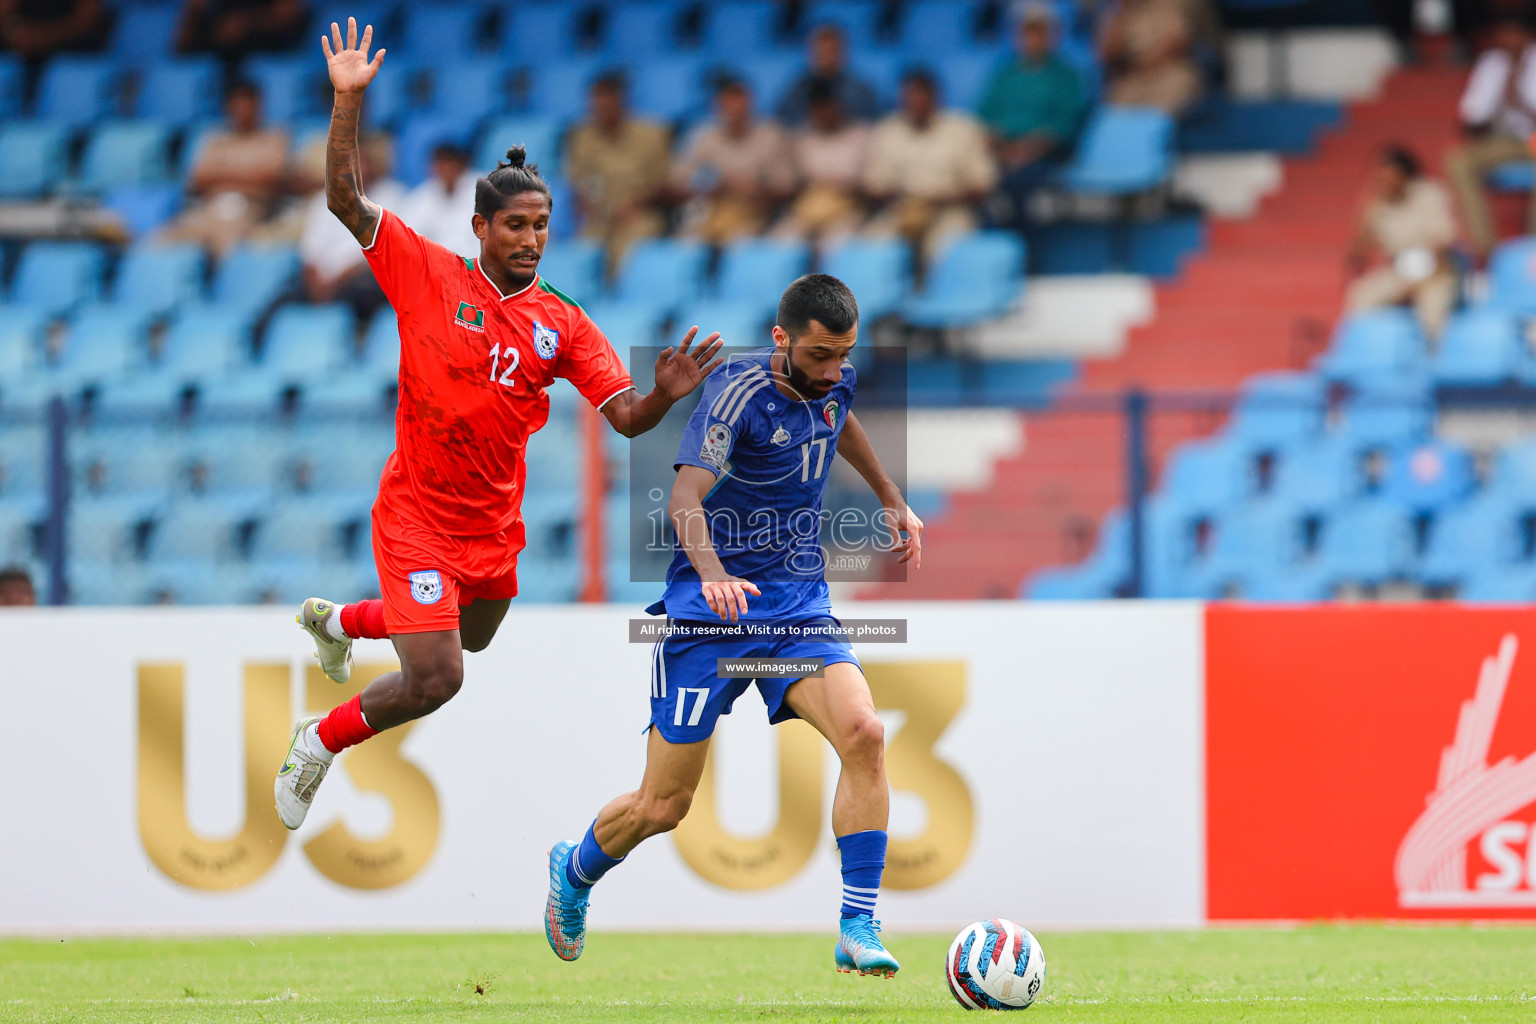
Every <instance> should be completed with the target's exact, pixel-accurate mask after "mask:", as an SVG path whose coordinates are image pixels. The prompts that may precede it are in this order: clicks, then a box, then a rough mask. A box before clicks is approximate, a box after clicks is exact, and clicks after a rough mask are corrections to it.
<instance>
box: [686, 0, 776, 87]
mask: <svg viewBox="0 0 1536 1024" xmlns="http://www.w3.org/2000/svg"><path fill="white" fill-rule="evenodd" d="M704 17H705V19H706V21H705V24H704V34H703V44H704V45H703V49H704V52H705V53H708V54H720V55H732V56H738V55H739V56H745V55H746V54H752V55H753V57H752V60H751V61H748V62H747V63H748V64H750V63H753V62H755V61H756V60H757V55H759V54H761V53H762V52H763V51H765V50H769V49H772V48H774V47H776V46H780V45H782V43H783V42H784V40H782V39H781V38H780V37H779V27H780V18H781V17H782V10H781V8H780V7H779V5H778V4H776V3H774V2H773V0H723V2H721V3H713V4H709V5H708V6H707V7H706V8H705V14H704ZM727 59H730V58H729V57H728V58H727ZM741 70H742V71H746V70H747V69H746V68H742V69H741Z"/></svg>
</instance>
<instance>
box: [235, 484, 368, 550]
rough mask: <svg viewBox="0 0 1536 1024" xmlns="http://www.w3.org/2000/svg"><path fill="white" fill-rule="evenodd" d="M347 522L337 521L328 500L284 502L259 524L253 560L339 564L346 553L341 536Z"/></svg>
mask: <svg viewBox="0 0 1536 1024" xmlns="http://www.w3.org/2000/svg"><path fill="white" fill-rule="evenodd" d="M344 521H345V520H342V519H338V518H337V515H336V512H335V508H334V505H333V504H332V503H331V502H329V501H327V500H324V499H313V498H311V499H304V498H297V497H288V498H285V499H284V500H282V501H280V502H277V503H275V504H274V505H273V506H272V507H271V508H269V509H267V510H266V511H265V512H264V514H263V515H262V516H261V518H260V520H259V521H258V523H257V526H256V537H255V542H254V544H253V545H252V548H251V558H252V559H253V560H255V561H266V560H274V559H281V558H293V557H300V558H303V557H309V558H331V559H338V560H339V559H341V558H343V557H345V555H346V553H347V552H346V549H345V545H344V544H343V541H342V533H341V531H342V526H343V523H344Z"/></svg>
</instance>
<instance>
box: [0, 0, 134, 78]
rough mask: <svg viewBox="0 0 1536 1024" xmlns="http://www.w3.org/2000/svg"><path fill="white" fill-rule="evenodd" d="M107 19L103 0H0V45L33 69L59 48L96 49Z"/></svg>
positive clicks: (98, 46)
mask: <svg viewBox="0 0 1536 1024" xmlns="http://www.w3.org/2000/svg"><path fill="white" fill-rule="evenodd" d="M109 25H110V19H109V18H108V16H107V10H106V5H105V4H104V3H102V0H0V48H3V49H7V50H10V51H11V52H13V53H15V54H16V55H17V56H19V57H21V58H22V59H23V60H25V61H26V62H27V63H28V65H30V66H31V67H32V68H33V69H36V68H37V67H39V66H40V65H41V64H42V62H43V61H44V60H46V59H47V58H48V56H49V55H50V54H54V53H58V52H59V51H61V50H99V49H101V46H102V44H103V43H105V42H106V39H107V29H108V27H109Z"/></svg>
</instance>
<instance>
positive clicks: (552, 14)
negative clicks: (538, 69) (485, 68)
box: [499, 0, 582, 66]
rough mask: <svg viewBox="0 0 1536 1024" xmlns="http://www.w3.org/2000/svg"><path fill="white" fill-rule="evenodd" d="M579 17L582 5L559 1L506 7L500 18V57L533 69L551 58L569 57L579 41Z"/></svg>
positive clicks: (547, 0) (543, 0)
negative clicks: (530, 66)
mask: <svg viewBox="0 0 1536 1024" xmlns="http://www.w3.org/2000/svg"><path fill="white" fill-rule="evenodd" d="M581 14H582V11H581V5H579V4H569V3H561V2H559V0H554V2H550V0H542V2H529V3H520V4H517V5H515V6H512V7H509V8H507V9H506V10H504V11H503V13H502V19H501V44H500V47H499V48H500V50H501V53H502V55H503V56H505V57H506V58H507V59H508V60H511V61H519V62H523V63H527V64H529V65H534V66H537V65H541V64H542V63H543V62H545V61H547V60H549V59H551V58H558V59H563V58H568V57H570V56H571V55H572V51H574V50H575V49H576V44H577V42H578V40H577V38H576V35H577V31H576V26H577V21H578V20H579V19H580V17H581ZM562 62H563V61H562Z"/></svg>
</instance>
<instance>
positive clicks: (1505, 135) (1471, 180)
mask: <svg viewBox="0 0 1536 1024" xmlns="http://www.w3.org/2000/svg"><path fill="white" fill-rule="evenodd" d="M1491 42H1492V44H1493V45H1492V46H1490V47H1489V48H1488V49H1487V50H1486V51H1484V52H1483V54H1482V55H1481V56H1480V57H1478V58H1477V63H1476V64H1475V65H1474V66H1473V68H1472V75H1471V77H1470V78H1468V79H1467V86H1466V90H1465V91H1464V92H1463V93H1462V94H1461V109H1460V113H1461V123H1462V128H1463V130H1464V131H1465V133H1466V138H1465V139H1464V140H1463V141H1462V142H1461V144H1460V145H1458V146H1455V147H1453V148H1452V149H1451V150H1450V151H1449V152H1448V153H1446V155H1445V173H1446V176H1447V177H1449V178H1450V179H1451V185H1452V186H1453V187H1454V188H1455V189H1456V198H1457V200H1458V201H1459V202H1460V203H1461V212H1462V216H1463V217H1465V218H1466V221H1467V234H1468V236H1469V237H1470V239H1471V242H1472V248H1473V252H1474V253H1475V254H1476V256H1477V258H1478V261H1479V262H1482V261H1483V260H1486V259H1487V257H1488V253H1489V251H1490V250H1491V249H1492V248H1493V245H1494V242H1495V241H1496V239H1495V238H1494V229H1493V215H1492V214H1491V213H1490V212H1489V210H1488V198H1487V196H1486V195H1485V194H1484V192H1483V177H1484V176H1485V175H1486V174H1487V173H1488V172H1489V171H1491V170H1492V169H1493V168H1495V167H1497V166H1499V165H1500V164H1506V163H1510V162H1512V161H1517V160H1529V159H1530V158H1531V149H1530V139H1531V134H1532V132H1536V48H1533V47H1532V45H1531V33H1530V26H1529V22H1528V21H1527V20H1525V19H1524V18H1520V17H1505V18H1503V19H1501V20H1500V21H1499V22H1498V23H1497V24H1496V25H1495V26H1494V29H1493V35H1492V40H1491ZM1526 221H1527V224H1528V225H1529V227H1528V230H1530V231H1533V232H1536V196H1533V197H1532V202H1531V204H1530V205H1529V206H1528V207H1527V210H1526Z"/></svg>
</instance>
